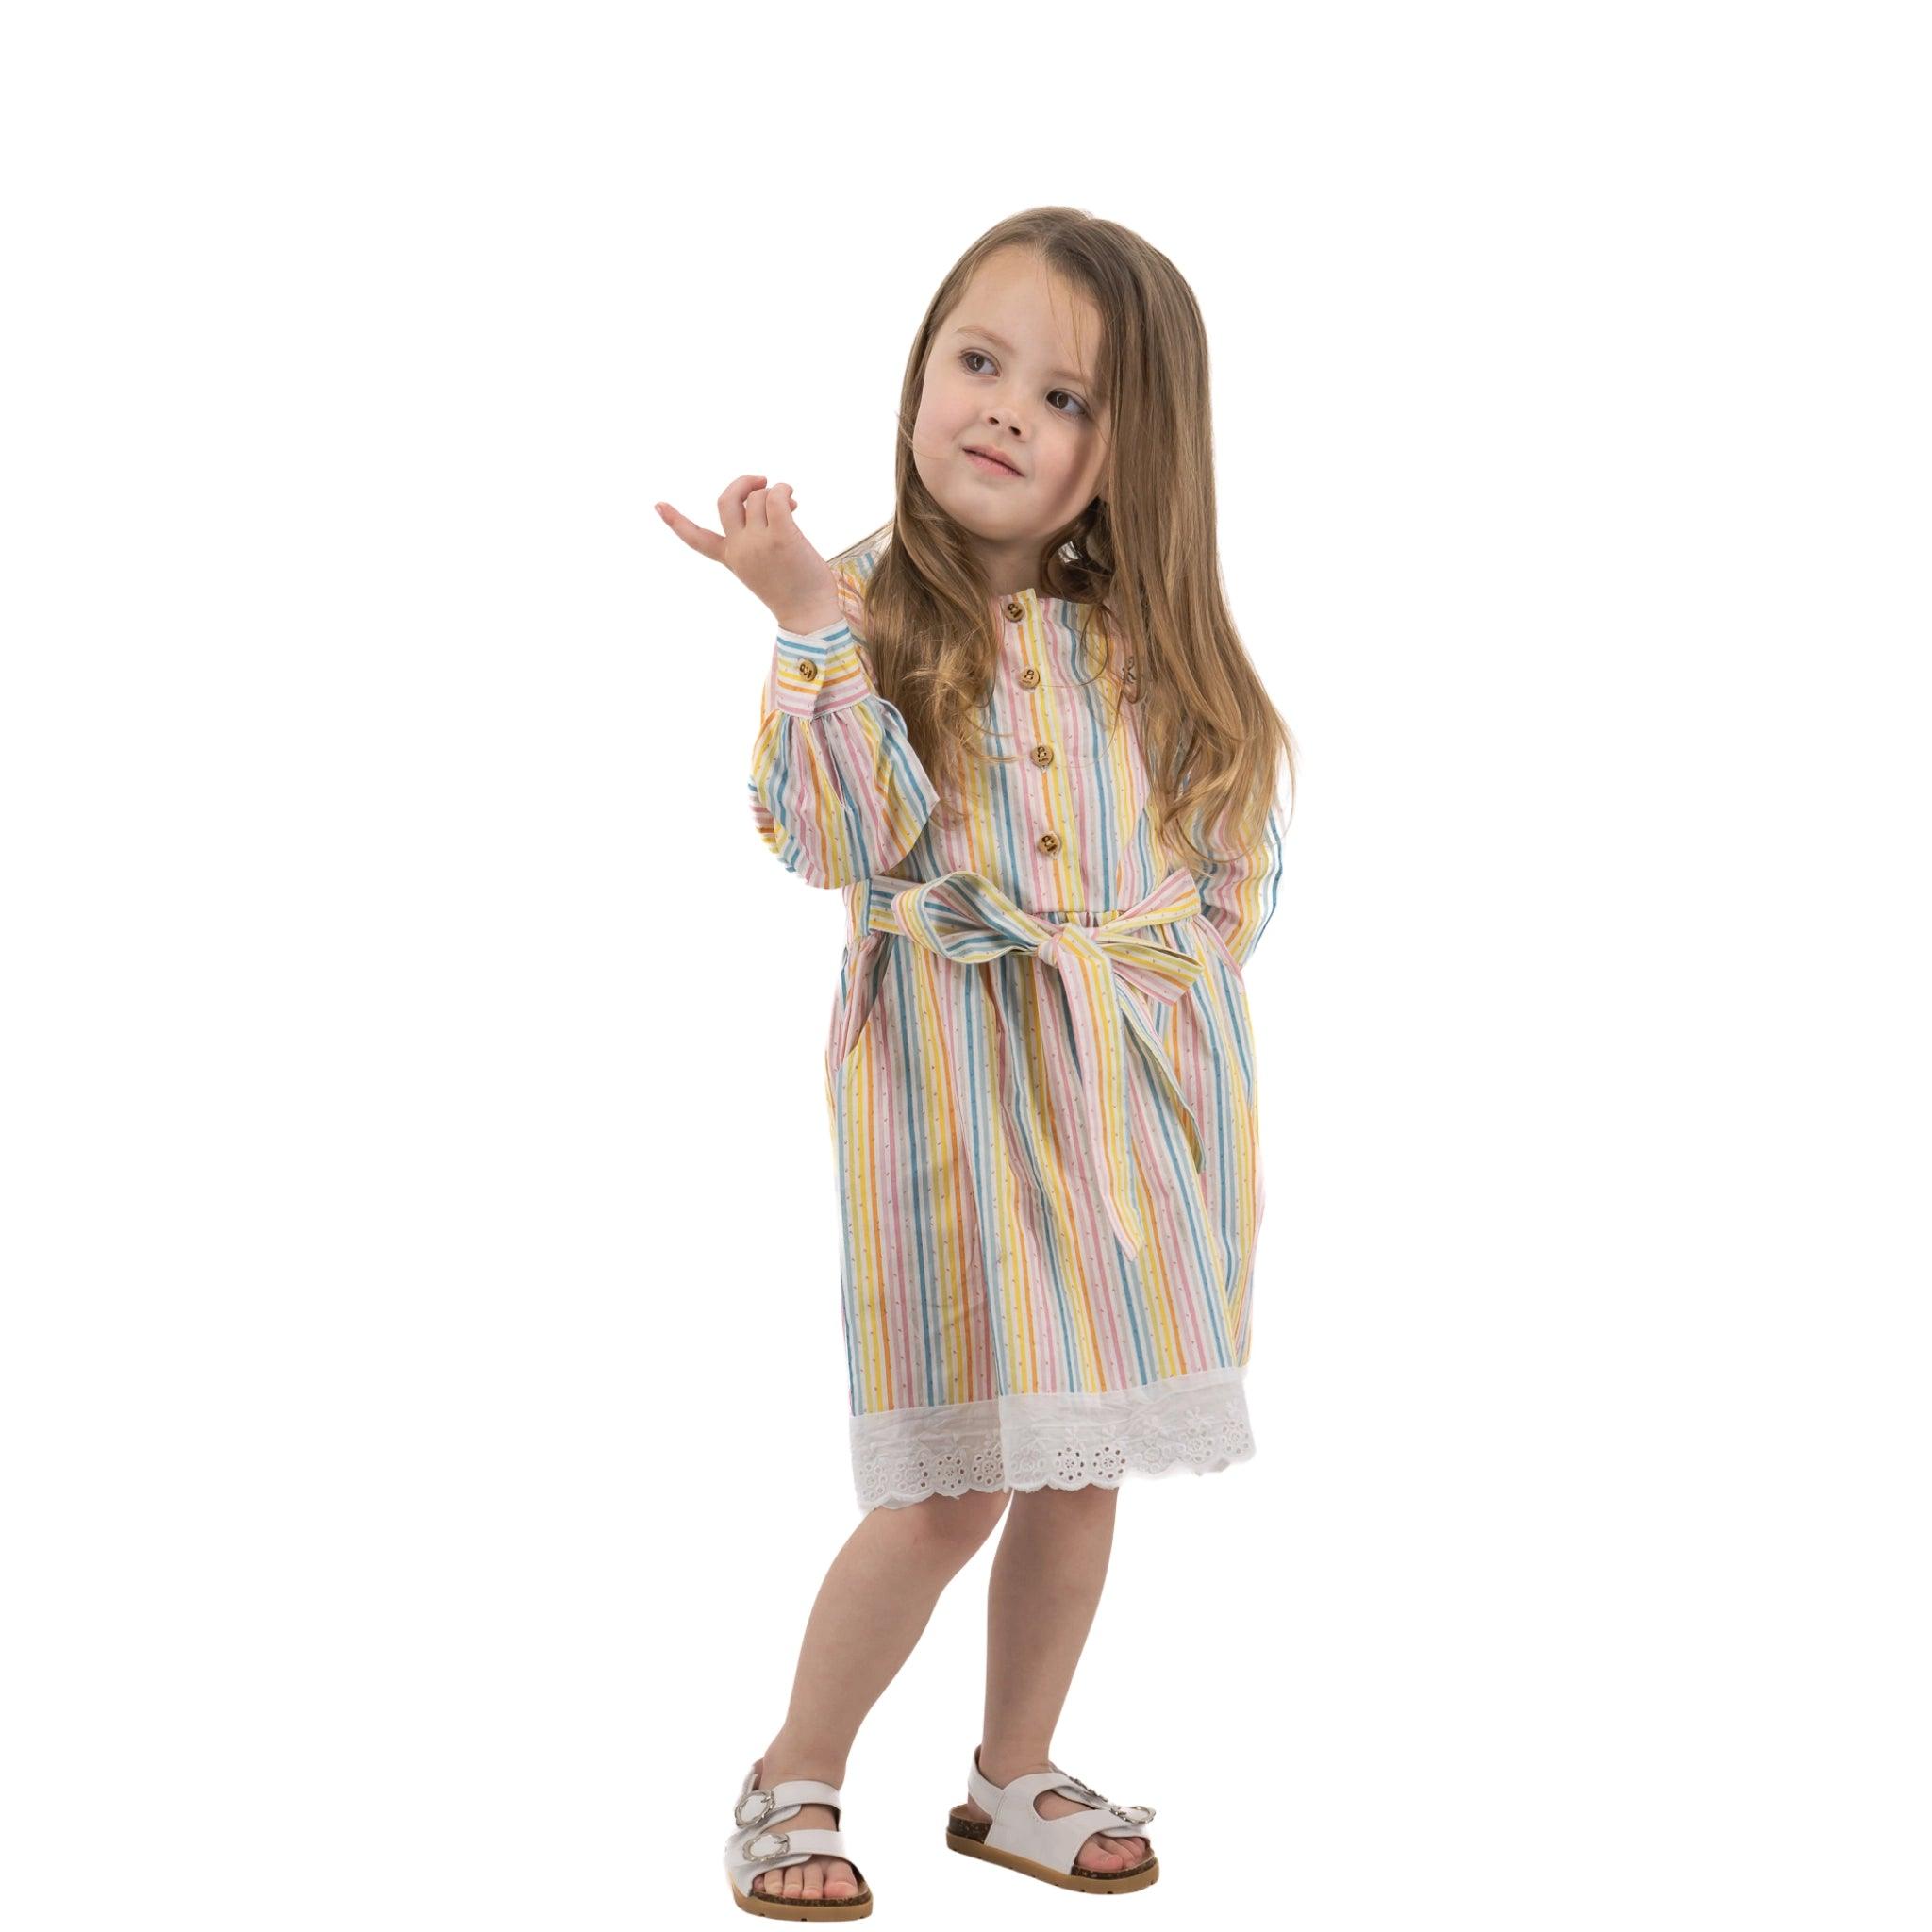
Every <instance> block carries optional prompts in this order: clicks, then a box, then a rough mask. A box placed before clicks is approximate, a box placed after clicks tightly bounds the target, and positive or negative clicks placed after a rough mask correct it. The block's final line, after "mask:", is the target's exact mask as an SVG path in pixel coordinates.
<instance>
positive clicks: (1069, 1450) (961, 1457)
mask: <svg viewBox="0 0 1932 1932" xmlns="http://www.w3.org/2000/svg"><path fill="white" fill-rule="evenodd" d="M1246 1373H1247V1372H1246V1370H1245V1369H1244V1368H1228V1369H1201V1370H1198V1371H1197V1372H1196V1373H1195V1374H1191V1375H1171V1376H1169V1377H1167V1378H1166V1379H1165V1380H1164V1381H1159V1382H1147V1383H1143V1384H1141V1386H1140V1387H1139V1388H1136V1389H1110V1390H1107V1391H1102V1392H1100V1393H1097V1394H1093V1393H1089V1394H1049V1395H999V1396H993V1397H991V1398H989V1399H988V1400H986V1401H984V1402H958V1403H950V1404H947V1405H945V1406H943V1407H922V1408H889V1409H880V1410H876V1411H874V1413H872V1414H870V1415H856V1416H853V1417H852V1418H851V1436H852V1472H853V1480H854V1484H855V1486H856V1488H857V1490H858V1507H860V1508H861V1509H872V1508H875V1507H878V1506H879V1505H881V1504H883V1505H885V1506H886V1507H888V1508H894V1509H896V1508H899V1507H903V1506H904V1505H906V1504H908V1503H918V1502H923V1501H924V1499H925V1498H926V1497H927V1496H963V1495H964V1494H965V1493H966V1492H967V1491H969V1490H980V1491H993V1490H1039V1489H1055V1490H1079V1489H1086V1488H1088V1487H1089V1486H1090V1485H1091V1486H1097V1487H1100V1488H1102V1489H1118V1488H1119V1487H1120V1485H1121V1483H1122V1482H1123V1481H1124V1479H1125V1478H1126V1477H1127V1476H1129V1475H1149V1476H1158V1475H1179V1474H1184V1473H1191V1474H1195V1475H1209V1474H1214V1473H1215V1472H1216V1471H1218V1470H1223V1469H1226V1468H1228V1467H1229V1466H1230V1465H1232V1464H1234V1463H1237V1462H1245V1461H1246V1460H1247V1459H1248V1458H1249V1457H1251V1456H1253V1455H1254V1453H1255V1438H1254V1433H1253V1431H1252V1430H1251V1429H1250V1427H1249V1425H1248V1406H1247V1398H1246V1396H1245V1394H1244V1393H1243V1392H1242V1389H1241V1382H1242V1378H1243V1376H1244V1375H1245V1374H1246Z"/></svg>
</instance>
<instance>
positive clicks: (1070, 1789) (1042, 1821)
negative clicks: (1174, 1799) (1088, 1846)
mask: <svg viewBox="0 0 1932 1932" xmlns="http://www.w3.org/2000/svg"><path fill="white" fill-rule="evenodd" d="M966 1789H967V1790H968V1791H969V1792H970V1793H971V1794H972V1798H973V1802H974V1804H975V1805H977V1806H978V1807H979V1808H980V1809H981V1810H982V1811H984V1812H985V1813H986V1814H987V1816H988V1817H989V1818H990V1819H991V1821H992V1823H991V1824H989V1825H988V1826H987V1832H986V1841H987V1843H988V1844H989V1845H991V1847H992V1848H993V1849H994V1850H995V1851H1001V1852H1014V1853H1017V1854H1018V1855H1019V1856H1020V1857H1025V1858H1031V1859H1033V1860H1034V1861H1035V1862H1036V1863H1037V1864H1041V1865H1046V1866H1049V1867H1051V1868H1052V1869H1053V1870H1054V1871H1056V1872H1071V1871H1072V1870H1073V1868H1074V1864H1075V1862H1076V1861H1077V1860H1078V1858H1079V1855H1080V1847H1081V1846H1082V1845H1083V1844H1085V1843H1086V1842H1087V1840H1089V1839H1090V1838H1091V1837H1093V1836H1094V1835H1095V1834H1096V1833H1098V1834H1100V1835H1101V1836H1102V1837H1106V1838H1139V1837H1141V1826H1143V1825H1144V1824H1147V1823H1148V1822H1149V1820H1151V1819H1152V1818H1153V1816H1154V1807H1152V1806H1151V1805H1116V1804H1115V1803H1114V1802H1113V1800H1112V1799H1111V1798H1108V1797H1105V1796H1103V1795H1102V1794H1101V1793H1100V1792H1099V1791H1096V1790H1094V1789H1093V1787H1092V1786H1091V1785H1090V1784H1086V1783H1084V1782H1083V1781H1082V1780H1081V1779H1079V1778H1077V1777H1074V1775H1073V1774H1071V1773H1069V1772H1065V1771H1062V1770H1061V1769H1060V1768H1059V1766H1058V1765H1055V1766H1054V1767H1053V1768H1052V1769H1051V1770H1048V1771H1026V1772H1022V1773H1021V1774H1020V1775H1019V1776H1018V1777H1016V1778H1014V1779H1013V1780H1012V1782H1011V1783H1009V1784H1006V1785H996V1784H994V1783H993V1781H992V1780H991V1778H990V1777H988V1776H987V1775H986V1774H985V1773H984V1772H982V1771H981V1770H980V1768H979V1750H978V1747H977V1746H976V1745H975V1746H974V1752H973V1762H972V1765H971V1767H970V1769H969V1770H968V1773H967V1778H966ZM1042 1791H1053V1792H1056V1793H1058V1795H1059V1796H1060V1797H1063V1798H1070V1799H1072V1800H1073V1801H1074V1802H1075V1803H1076V1804H1081V1805H1085V1806H1086V1807H1088V1809H1087V1810H1085V1811H1072V1812H1069V1813H1068V1814H1067V1815H1066V1816H1065V1817H1063V1818H1042V1817H1041V1815H1040V1813H1039V1812H1038V1811H1036V1810H1035V1809H1034V1808H1033V1807H1034V1801H1035V1800H1036V1799H1037V1798H1039V1796H1040V1795H1041V1792H1042ZM1096 1811H1098V1812H1103V1813H1105V1814H1107V1821H1108V1822H1107V1823H1105V1824H1102V1823H1101V1822H1100V1820H1099V1819H1097V1818H1096V1817H1095V1816H1094V1815H1093V1814H1094V1813H1095V1812H1096Z"/></svg>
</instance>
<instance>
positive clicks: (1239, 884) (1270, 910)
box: [1194, 799, 1288, 967]
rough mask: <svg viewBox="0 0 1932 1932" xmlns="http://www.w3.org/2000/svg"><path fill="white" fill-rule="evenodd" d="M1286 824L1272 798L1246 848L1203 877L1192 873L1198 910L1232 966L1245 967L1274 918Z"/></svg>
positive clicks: (1220, 860)
mask: <svg viewBox="0 0 1932 1932" xmlns="http://www.w3.org/2000/svg"><path fill="white" fill-rule="evenodd" d="M1287 825H1288V815H1287V813H1286V812H1285V811H1284V810H1283V808H1282V806H1281V803H1280V801H1279V800H1278V799H1277V800H1275V801H1274V804H1273V805H1271V806H1270V808H1269V811H1268V823H1267V824H1266V825H1264V826H1263V827H1262V831H1261V836H1260V838H1259V839H1258V840H1257V841H1256V842H1255V843H1254V844H1253V845H1252V846H1250V847H1249V848H1248V849H1247V850H1246V851H1244V852H1241V853H1239V854H1237V855H1236V856H1235V857H1233V858H1222V859H1217V860H1216V861H1215V862H1214V863H1213V864H1212V865H1210V866H1209V867H1208V869H1207V870H1206V871H1205V872H1203V871H1201V870H1200V869H1199V868H1198V867H1197V868H1196V869H1195V873H1194V876H1195V878H1196V879H1197V880H1198V881H1199V884H1200V890H1201V909H1202V910H1203V912H1204V913H1206V915H1207V917H1208V922H1209V924H1212V926H1213V927H1214V929H1215V931H1217V932H1218V933H1219V934H1220V935H1221V937H1222V938H1223V939H1224V941H1226V942H1227V950H1228V951H1229V952H1230V953H1232V954H1233V955H1234V961H1235V964H1236V965H1237V966H1241V967H1245V966H1246V965H1247V963H1248V958H1249V956H1250V955H1251V954H1252V953H1253V952H1254V950H1255V946H1256V944H1257V941H1259V939H1260V937H1261V933H1262V930H1263V929H1264V928H1265V927H1266V925H1267V924H1268V922H1269V920H1270V919H1271V918H1273V917H1274V902H1275V899H1276V897H1277V895H1278V894H1279V892H1280V890H1281V870H1282V860H1281V846H1282V834H1283V833H1284V832H1285V831H1286V829H1287ZM1210 849H1212V848H1211V847H1210Z"/></svg>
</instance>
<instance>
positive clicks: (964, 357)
mask: <svg viewBox="0 0 1932 1932" xmlns="http://www.w3.org/2000/svg"><path fill="white" fill-rule="evenodd" d="M975 356H977V357H978V358H979V359H980V360H981V361H982V362H991V360H992V358H991V356H989V355H988V354H987V353H986V351H985V350H984V349H961V350H960V351H959V359H960V361H962V362H963V363H965V364H966V366H967V372H968V374H969V375H978V374H979V371H978V370H976V369H974V367H973V358H974V357H975ZM1047 394H1048V395H1050V396H1065V397H1066V399H1067V400H1068V401H1069V402H1070V403H1072V404H1073V405H1074V408H1073V409H1057V410H1056V411H1055V412H1054V413H1055V414H1056V415H1059V416H1068V415H1073V414H1074V413H1075V412H1077V413H1078V414H1080V415H1082V416H1084V415H1086V413H1087V405H1086V404H1085V403H1083V402H1082V401H1081V400H1080V398H1079V397H1078V396H1076V395H1075V394H1074V391H1072V390H1070V389H1050V390H1048V391H1047Z"/></svg>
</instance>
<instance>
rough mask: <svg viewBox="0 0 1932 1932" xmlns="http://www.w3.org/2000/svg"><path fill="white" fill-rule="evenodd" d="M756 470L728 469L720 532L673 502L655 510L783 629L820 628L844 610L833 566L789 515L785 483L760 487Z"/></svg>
mask: <svg viewBox="0 0 1932 1932" xmlns="http://www.w3.org/2000/svg"><path fill="white" fill-rule="evenodd" d="M764 481H765V479H764V478H763V477H762V476H739V477H735V478H734V479H733V480H732V482H731V483H730V485H729V486H728V487H727V488H726V490H725V491H724V495H723V496H721V497H720V498H719V499H718V521H719V522H720V523H721V524H722V525H724V533H723V534H722V535H720V534H719V532H718V531H716V530H708V529H706V528H705V527H704V526H703V525H700V524H694V523H692V522H691V519H690V518H689V517H687V516H684V515H682V514H680V513H679V512H678V511H677V510H675V509H674V508H672V507H671V506H670V505H669V504H668V503H660V504H658V505H657V506H656V508H657V511H658V515H659V516H660V517H662V518H663V519H664V521H665V522H666V523H667V524H669V525H671V527H672V528H673V529H674V530H675V531H676V533H677V534H678V535H679V536H680V537H682V538H683V539H684V541H686V542H687V543H688V544H690V545H691V548H692V549H693V550H695V551H696V552H697V553H698V554H699V555H700V556H702V557H708V558H710V559H711V560H712V561H713V562H714V563H722V564H723V565H724V568H725V569H726V570H728V571H729V572H730V573H731V574H732V575H733V576H735V577H736V578H737V579H738V581H739V582H740V583H741V584H742V585H743V586H744V587H745V589H746V590H747V591H750V592H751V593H752V595H753V596H755V597H757V598H758V599H759V600H760V602H762V603H763V605H764V606H765V608H766V609H768V610H769V611H770V612H771V613H772V615H773V616H774V618H776V619H777V621H778V623H779V625H780V626H781V627H782V628H784V629H786V630H791V631H798V632H800V633H801V634H802V633H804V632H806V631H814V630H823V629H824V627H825V626H826V625H831V624H837V623H838V622H839V620H840V619H841V616H842V615H843V614H844V613H843V611H842V609H841V606H840V603H839V587H838V582H837V580H836V579H835V578H834V577H833V575H832V566H831V565H830V564H828V563H827V562H826V561H825V559H824V558H823V557H821V556H820V555H819V554H818V552H817V551H816V550H814V549H813V548H812V546H811V541H810V540H809V539H808V537H807V536H806V534H805V532H804V531H803V530H801V529H800V528H799V527H798V525H796V524H794V523H793V522H792V521H791V512H792V511H793V510H795V509H796V508H798V502H797V499H796V498H795V497H794V496H793V495H792V494H791V484H789V483H774V484H773V485H771V487H770V488H769V489H766V488H762V487H760V486H762V485H763V484H764Z"/></svg>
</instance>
